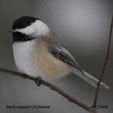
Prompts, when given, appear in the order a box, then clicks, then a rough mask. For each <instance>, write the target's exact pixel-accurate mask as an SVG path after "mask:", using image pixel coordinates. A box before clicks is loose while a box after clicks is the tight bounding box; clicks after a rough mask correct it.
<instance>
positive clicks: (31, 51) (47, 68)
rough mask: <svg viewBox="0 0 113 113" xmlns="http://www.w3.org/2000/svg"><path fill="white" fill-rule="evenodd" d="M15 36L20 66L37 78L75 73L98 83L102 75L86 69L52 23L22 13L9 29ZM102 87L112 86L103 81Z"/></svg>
mask: <svg viewBox="0 0 113 113" xmlns="http://www.w3.org/2000/svg"><path fill="white" fill-rule="evenodd" d="M9 32H10V33H12V37H13V55H14V60H15V64H16V67H17V69H18V70H19V71H20V72H22V73H25V74H27V75H29V76H31V77H34V78H35V79H36V81H35V83H36V84H37V85H38V86H40V84H41V83H40V82H41V80H47V81H50V80H56V79H59V78H62V77H64V76H66V75H69V73H74V74H75V75H77V76H78V77H80V78H82V79H83V80H85V81H86V82H88V83H89V84H90V85H92V86H94V87H97V84H98V79H97V78H95V77H94V76H92V75H91V74H89V73H88V72H86V71H85V70H83V69H82V68H81V67H80V65H79V64H78V62H77V61H76V60H75V58H74V57H73V56H72V55H71V53H70V52H69V51H68V49H67V48H65V47H64V46H63V44H62V43H61V41H59V39H58V37H57V36H56V35H55V34H54V33H53V31H52V30H51V29H50V28H49V26H48V25H47V24H46V23H45V22H44V21H42V20H41V19H39V18H36V17H32V16H22V17H20V18H18V19H16V20H15V21H14V22H13V25H12V28H11V29H10V30H9ZM100 87H101V88H105V89H109V86H108V85H107V84H105V83H103V82H101V85H100Z"/></svg>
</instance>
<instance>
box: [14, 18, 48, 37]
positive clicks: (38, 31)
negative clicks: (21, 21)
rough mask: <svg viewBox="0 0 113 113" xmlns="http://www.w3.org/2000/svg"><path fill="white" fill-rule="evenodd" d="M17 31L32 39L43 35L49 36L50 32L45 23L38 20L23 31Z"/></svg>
mask: <svg viewBox="0 0 113 113" xmlns="http://www.w3.org/2000/svg"><path fill="white" fill-rule="evenodd" d="M15 31H18V32H21V33H24V34H26V35H31V36H32V37H37V36H41V35H47V34H48V33H49V32H50V29H49V28H48V26H47V25H46V24H45V23H44V22H42V21H41V20H37V21H36V22H34V23H32V24H31V25H30V26H28V27H26V28H22V29H16V30H15Z"/></svg>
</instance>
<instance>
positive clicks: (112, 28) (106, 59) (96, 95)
mask: <svg viewBox="0 0 113 113" xmlns="http://www.w3.org/2000/svg"><path fill="white" fill-rule="evenodd" d="M112 30H113V16H112V21H111V27H110V33H109V41H108V48H107V53H106V57H105V62H104V66H103V68H102V71H101V74H100V79H99V82H98V85H97V88H96V93H95V98H94V103H93V107H94V108H95V107H96V104H97V100H98V94H99V88H100V83H101V81H102V78H103V76H104V72H105V69H106V66H107V63H108V58H109V54H110V47H111V38H112Z"/></svg>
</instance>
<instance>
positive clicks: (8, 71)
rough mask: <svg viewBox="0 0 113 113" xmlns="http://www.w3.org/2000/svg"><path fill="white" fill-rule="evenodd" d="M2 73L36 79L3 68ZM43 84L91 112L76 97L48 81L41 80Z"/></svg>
mask: <svg viewBox="0 0 113 113" xmlns="http://www.w3.org/2000/svg"><path fill="white" fill-rule="evenodd" d="M0 72H4V73H8V74H11V75H14V76H18V77H22V78H24V79H29V80H33V81H35V78H33V77H31V76H29V75H27V74H23V73H20V72H15V71H11V70H8V69H2V68H0ZM41 84H42V85H45V86H47V87H49V88H50V89H52V90H54V91H56V92H57V93H59V94H60V95H62V96H64V97H65V98H66V99H68V100H69V101H70V102H72V103H74V104H77V105H78V106H80V107H82V108H83V109H85V110H87V111H90V112H91V107H89V106H87V105H85V104H83V103H82V102H80V101H79V100H78V99H75V98H74V97H71V96H70V95H68V94H67V93H65V92H64V91H63V90H61V89H60V88H58V87H56V86H55V85H53V84H51V83H49V82H47V81H44V80H41ZM95 111H96V110H95ZM92 113H94V112H92Z"/></svg>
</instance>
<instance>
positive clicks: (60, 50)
mask: <svg viewBox="0 0 113 113" xmlns="http://www.w3.org/2000/svg"><path fill="white" fill-rule="evenodd" d="M48 50H49V51H50V52H51V53H52V54H53V55H54V56H55V57H56V58H58V59H60V60H62V61H63V62H65V63H67V64H69V65H70V66H72V67H75V68H76V69H78V70H80V71H81V72H82V69H81V68H80V66H79V64H78V63H77V61H76V60H75V59H74V57H73V56H72V55H71V53H70V52H69V51H68V50H67V49H65V48H64V47H53V46H52V47H49V48H48Z"/></svg>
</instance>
